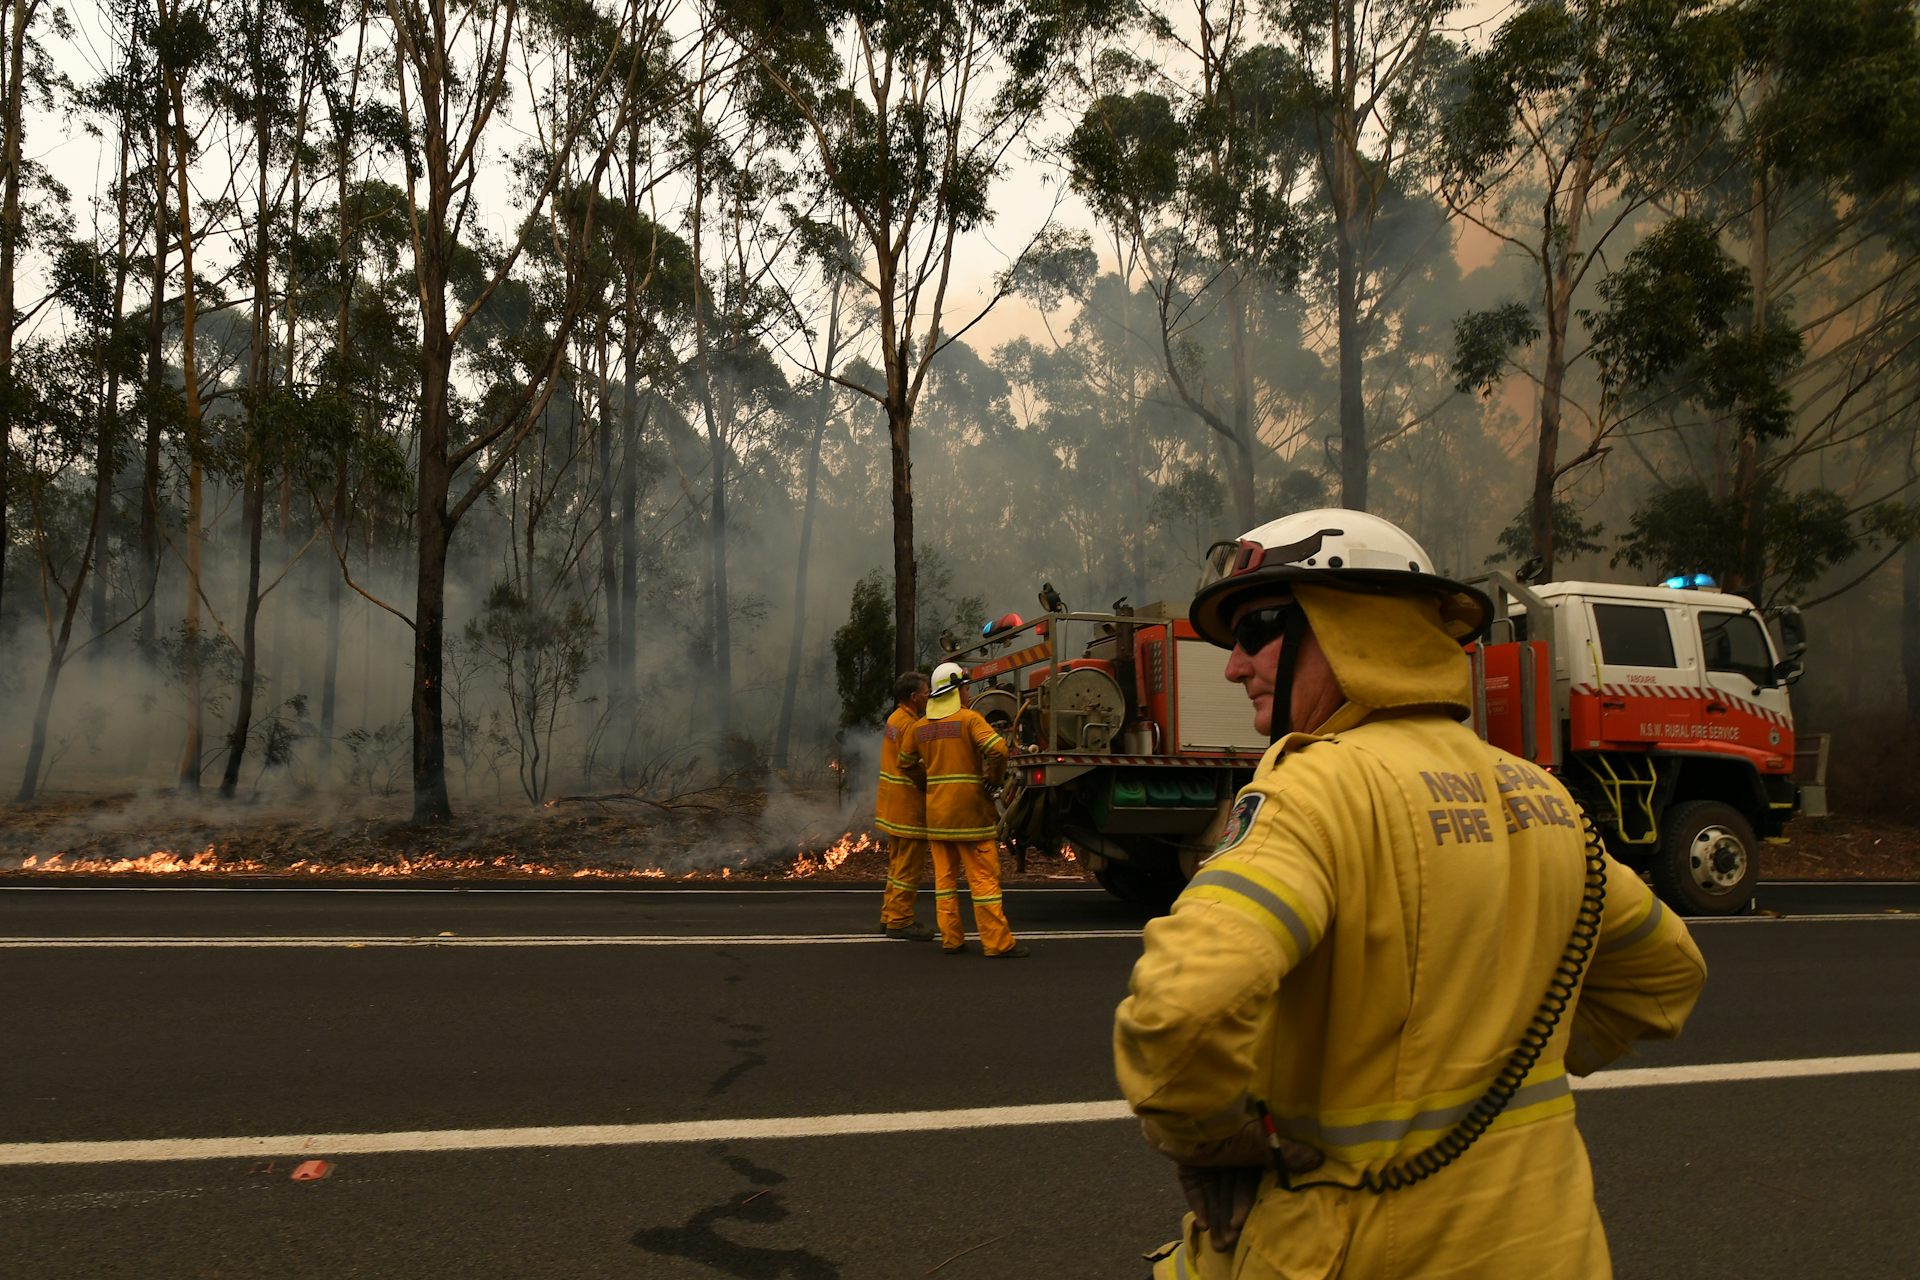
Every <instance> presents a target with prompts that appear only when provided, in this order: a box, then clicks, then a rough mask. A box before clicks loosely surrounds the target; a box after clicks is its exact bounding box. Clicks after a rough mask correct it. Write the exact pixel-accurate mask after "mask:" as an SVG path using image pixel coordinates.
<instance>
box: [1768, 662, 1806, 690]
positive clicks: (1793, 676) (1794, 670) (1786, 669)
mask: <svg viewBox="0 0 1920 1280" xmlns="http://www.w3.org/2000/svg"><path fill="white" fill-rule="evenodd" d="M1806 672H1807V668H1806V664H1805V663H1803V662H1801V661H1800V659H1798V658H1786V659H1784V660H1782V661H1780V662H1776V663H1774V664H1773V680H1774V683H1775V684H1792V683H1793V682H1794V681H1796V680H1798V679H1799V678H1800V677H1801V676H1803V675H1805V674H1806Z"/></svg>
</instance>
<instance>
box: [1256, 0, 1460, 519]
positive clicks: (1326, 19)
mask: <svg viewBox="0 0 1920 1280" xmlns="http://www.w3.org/2000/svg"><path fill="white" fill-rule="evenodd" d="M1460 7H1461V0H1384V2H1381V3H1371V2H1370V3H1362V2H1361V0H1334V3H1333V4H1331V5H1328V4H1327V3H1326V2H1325V0H1279V3H1276V4H1274V5H1273V6H1272V9H1273V21H1274V23H1275V25H1276V26H1277V27H1278V28H1279V30H1280V31H1282V32H1284V33H1285V35H1286V37H1287V39H1288V42H1289V44H1290V45H1291V47H1292V48H1293V49H1294V50H1295V52H1296V54H1297V56H1298V58H1299V60H1300V64H1301V66H1302V69H1303V70H1304V72H1305V74H1306V76H1307V78H1308V80H1309V82H1310V84H1311V86H1312V87H1311V90H1310V92H1311V97H1312V99H1313V104H1312V110H1313V114H1314V132H1315V140H1316V142H1317V143H1318V150H1319V161H1320V181H1321V188H1322V191H1323V193H1324V196H1325V199H1326V201H1327V209H1328V213H1329V215H1330V216H1329V218H1328V231H1329V232H1330V234H1331V238H1332V241H1333V258H1334V264H1333V266H1334V270H1333V281H1332V283H1333V294H1334V315H1335V340H1336V343H1337V346H1338V349H1339V361H1340V372H1339V387H1340V432H1339V440H1340V449H1339V455H1340V504H1341V505H1342V506H1345V507H1352V508H1354V509H1356V510H1362V511H1364V510H1366V509H1367V506H1368V472H1369V466H1370V461H1371V458H1372V453H1373V446H1374V444H1375V443H1376V442H1375V441H1374V440H1373V438H1372V437H1371V435H1370V431H1369V427H1368V414H1367V407H1368V406H1367V397H1368V386H1367V380H1366V375H1365V365H1366V358H1367V354H1368V352H1369V349H1370V348H1372V347H1373V346H1375V345H1376V344H1377V343H1378V342H1379V340H1380V335H1381V331H1382V330H1383V329H1385V328H1386V327H1387V324H1386V315H1385V312H1386V310H1387V308H1388V307H1389V306H1390V305H1391V304H1392V303H1393V301H1394V300H1395V295H1396V294H1397V293H1398V292H1399V291H1400V290H1401V289H1402V288H1403V287H1404V286H1406V285H1407V283H1408V281H1409V280H1410V279H1413V278H1416V273H1417V272H1418V270H1419V267H1420V264H1421V263H1422V261H1423V260H1426V259H1431V258H1433V257H1435V256H1438V255H1444V254H1447V253H1449V252H1450V251H1451V249H1452V238H1451V236H1450V235H1449V234H1448V227H1447V220H1446V219H1445V218H1443V217H1442V218H1436V217H1426V218H1422V217H1421V213H1422V205H1423V203H1424V202H1423V200H1422V196H1423V195H1424V194H1426V193H1427V192H1428V191H1429V190H1430V189H1431V188H1432V186H1433V183H1434V179H1435V178H1436V176H1437V175H1436V174H1435V172H1434V170H1435V166H1434V163H1433V160H1434V156H1435V152H1436V147H1435V145H1434V144H1435V142H1436V138H1435V132H1436V128H1437V124H1438V120H1439V114H1440V111H1439V108H1440V100H1441V94H1440V90H1441V87H1442V83H1443V79H1444V77H1445V76H1446V74H1447V73H1448V72H1449V71H1450V70H1451V68H1452V66H1453V65H1454V62H1455V60H1456V59H1457V57H1458V49H1457V47H1456V46H1454V45H1453V44H1452V43H1451V42H1450V41H1449V40H1448V39H1447V38H1446V36H1445V34H1444V32H1443V26H1444V23H1445V22H1446V20H1447V18H1449V17H1450V16H1451V15H1453V14H1454V13H1455V12H1457V11H1458V10H1459V9H1460ZM1420 222H1424V223H1425V225H1424V226H1421V227H1420V228H1419V231H1418V233H1417V234H1415V235H1413V236H1408V235H1407V231H1408V229H1409V226H1408V224H1409V223H1416V224H1417V223H1420ZM1401 429H1404V427H1403V426H1402V427H1397V428H1396V430H1401Z"/></svg>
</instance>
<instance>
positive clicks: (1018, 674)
mask: <svg viewBox="0 0 1920 1280" xmlns="http://www.w3.org/2000/svg"><path fill="white" fill-rule="evenodd" d="M1682 584H1684V585H1682ZM1474 585H1476V586H1479V587H1480V588H1481V589H1482V590H1483V591H1485V592H1486V593H1487V594H1488V595H1489V596H1490V597H1491V598H1492V599H1493V601H1494V604H1495V616H1494V620H1493V623H1492V625H1491V627H1490V629H1489V632H1488V634H1487V636H1486V637H1485V638H1484V640H1483V641H1482V642H1480V643H1478V644H1476V645H1473V646H1471V647H1470V648H1469V650H1468V656H1469V659H1470V661H1471V663H1472V670H1473V689H1474V707H1473V723H1474V727H1475V729H1476V730H1477V731H1478V732H1479V733H1480V734H1481V736H1482V737H1484V738H1486V739H1487V740H1488V741H1490V742H1493V743H1494V744H1496V745H1498V746H1500V747H1503V748H1504V749H1506V750H1508V751H1510V752H1512V753H1514V754H1515V755H1517V756H1520V757H1522V758H1524V759H1527V760H1530V761H1533V762H1535V763H1537V764H1539V765H1541V766H1542V767H1544V768H1547V769H1549V770H1551V771H1552V772H1553V773H1554V774H1555V775H1556V776H1558V777H1559V778H1560V780H1561V781H1562V782H1563V783H1565V784H1566V786H1567V787H1568V789H1569V790H1570V791H1572V792H1573V794H1574V796H1575V797H1576V798H1577V799H1578V800H1579V801H1580V802H1581V804H1582V805H1583V806H1584V807H1585V808H1586V810H1587V812H1588V813H1589V814H1591V815H1592V816H1593V817H1594V819H1595V822H1596V823H1597V824H1598V825H1599V826H1600V828H1601V831H1602V834H1603V836H1604V837H1605V839H1606V842H1607V845H1608V848H1609V849H1610V850H1611V851H1612V852H1613V853H1614V855H1615V856H1616V857H1618V858H1620V859H1621V860H1622V861H1623V862H1625V863H1626V864H1627V865H1629V866H1631V867H1634V868H1635V869H1637V870H1639V871H1641V872H1642V873H1644V874H1645V875H1646V876H1647V877H1648V878H1649V880H1650V881H1651V882H1652V883H1653V885H1654V887H1655V888H1656V890H1657V891H1658V892H1659V893H1660V895H1661V896H1662V897H1663V898H1664V899H1665V900H1666V901H1667V902H1668V903H1669V904H1670V905H1672V906H1673V907H1674V908H1676V909H1677V910H1680V911H1682V912H1685V913H1688V914H1695V915H1726V914H1732V913H1734V912H1737V911H1740V910H1742V909H1744V908H1745V907H1746V906H1748V904H1749V903H1750V902H1751V900H1752V895H1753V888H1754V884H1755V882H1756V880H1757V877H1758V870H1759V863H1758V853H1759V845H1760V843H1761V842H1762V841H1768V842H1776V843H1778V842H1782V841H1783V839H1784V837H1783V832H1784V829H1785V826H1786V823H1787V822H1788V820H1789V819H1790V818H1791V817H1792V816H1793V815H1794V814H1795V813H1796V812H1797V811H1798V804H1799V794H1798V790H1797V788H1796V786H1795V783H1794V739H1793V714H1792V710H1791V707H1790V706H1789V703H1788V697H1787V687H1788V686H1789V685H1791V684H1792V683H1793V682H1794V681H1795V680H1797V679H1798V678H1799V676H1800V673H1801V670H1802V667H1801V662H1800V658H1801V655H1802V653H1803V652H1804V651H1805V648H1806V639H1805V633H1804V630H1803V628H1802V626H1801V623H1800V618H1799V615H1798V614H1797V613H1795V612H1794V611H1792V610H1791V609H1786V610H1774V611H1769V612H1765V613H1763V612H1762V611H1761V610H1759V609H1757V608H1756V607H1755V606H1754V605H1753V604H1752V603H1751V602H1749V601H1747V600H1746V599H1744V598H1742V597H1739V596H1735V595H1729V594H1726V593H1723V592H1720V591H1717V590H1714V589H1712V588H1711V585H1710V584H1709V583H1707V582H1706V580H1705V579H1704V578H1688V579H1683V580H1678V581H1677V582H1674V583H1668V584H1663V585H1661V586H1657V587H1639V586H1623V585H1614V584H1609V583H1594V582H1554V583H1544V584H1537V585H1531V586H1529V585H1526V584H1523V583H1521V582H1519V581H1517V580H1515V579H1513V578H1510V577H1508V576H1506V575H1503V574H1493V575H1488V576H1487V577H1485V578H1482V579H1479V580H1477V581H1476V582H1475V583H1474ZM1041 600H1042V603H1043V607H1045V608H1046V612H1045V613H1044V614H1042V615H1040V616H1037V617H1034V618H1031V619H1019V618H1016V617H1013V616H1008V617H1007V618H1004V619H1003V620H1002V623H1001V624H997V625H996V624H990V625H989V629H988V634H987V635H986V637H985V638H983V639H982V640H981V641H980V642H978V643H976V644H972V645H969V646H966V647H964V648H960V647H957V646H956V647H954V648H953V649H952V651H951V652H950V654H949V660H951V661H956V662H959V663H961V664H962V665H965V666H966V667H967V668H968V672H969V676H970V680H971V682H972V683H971V688H972V689H973V691H974V694H973V706H974V708H975V709H976V710H977V711H979V712H980V713H981V714H982V715H984V716H985V717H986V718H987V719H988V721H990V722H991V723H993V724H994V725H995V727H996V728H998V729H999V730H1000V731H1001V732H1002V733H1003V734H1004V735H1005V736H1006V737H1007V739H1008V742H1009V746H1010V749H1011V759H1010V761H1009V767H1008V776H1007V781H1006V784H1005V787H1004V789H1003V791H1002V793H1001V797H1000V799H1001V802H1002V806H1003V809H1002V818H1001V824H1000V833H1001V837H1002V839H1003V840H1004V841H1006V842H1007V843H1008V845H1009V846H1010V847H1011V848H1012V849H1013V851H1014V852H1015V853H1016V854H1017V855H1019V856H1022V857H1024V853H1025V850H1026V849H1027V848H1029V847H1032V848H1047V849H1056V848H1058V847H1060V846H1061V845H1062V844H1066V845H1070V846H1071V847H1072V848H1073V850H1074V851H1075V853H1076V855H1077V856H1078V857H1080V858H1081V859H1082V860H1083V861H1084V862H1085V863H1086V864H1087V866H1088V867H1089V869H1090V870H1091V871H1092V873H1093V875H1094V877H1095V878H1096V879H1097V880H1098V881H1099V883H1100V884H1101V886H1102V887H1103V888H1105V889H1106V890H1107V891H1108V892H1109V893H1111V894H1113V895H1114V896H1115V897H1118V898H1122V899H1125V900H1128V901H1136V902H1166V901H1169V900H1171V898H1172V897H1173V896H1174V895H1175V894H1177V893H1178V892H1179V890H1180V888H1181V887H1182V886H1183V885H1184V884H1185V883H1186V882H1187V880H1188V879H1190V878H1191V877H1192V875H1193V874H1194V870H1195V868H1196V867H1197V866H1198V864H1199V861H1200V859H1202V858H1204V857H1205V856H1206V855H1207V854H1208V853H1209V852H1210V851H1211V850H1212V848H1213V845H1214V843H1215V840H1216V839H1217V837H1218V834H1219V832H1220V830H1221V829H1222V827H1223V826H1224V824H1225V822H1226V818H1227V814H1228V812H1229V810H1230V809H1231V807H1232V804H1233V798H1234V796H1235V794H1236V793H1237V792H1238V791H1239V790H1240V788H1241V787H1243V786H1245V785H1246V784H1247V782H1248V781H1250V780H1251V779H1252V777H1253V771H1254V768H1255V767H1256V766H1257V765H1258V764H1259V762H1260V758H1261V756H1262V755H1263V753H1264V752H1265V750H1266V748H1267V745H1268V744H1267V741H1266V737H1265V735H1263V734H1261V733H1258V732H1256V731H1255V729H1254V728H1253V715H1252V709H1251V707H1250V705H1249V703H1248V702H1247V699H1246V696H1245V694H1244V693H1243V692H1242V690H1241V689H1240V687H1239V686H1238V685H1234V684H1230V683H1228V682H1227V680H1226V678H1225V670H1226V661H1227V655H1226V653H1225V652H1224V651H1222V650H1220V649H1218V648H1215V647H1214V646H1213V645H1211V644H1209V643H1207V642H1206V641H1205V640H1202V639H1201V638H1200V637H1199V636H1198V635H1196V634H1195V633H1194V631H1193V628H1192V627H1191V626H1190V625H1189V624H1188V623H1187V620H1186V618H1185V616H1184V609H1183V608H1182V607H1181V606H1176V605H1169V604H1153V605H1147V606H1144V607H1140V608H1130V607H1128V605H1127V603H1126V602H1125V601H1124V600H1122V601H1119V602H1117V603H1116V604H1115V605H1114V606H1113V608H1112V609H1111V610H1110V611H1108V612H1105V613H1080V612H1073V611H1070V610H1068V609H1067V608H1066V607H1065V605H1064V603H1062V602H1061V601H1060V600H1059V597H1058V596H1057V595H1056V594H1055V593H1054V592H1053V591H1052V589H1051V587H1048V588H1045V589H1043V591H1042V593H1041ZM1769 624H1771V625H1769Z"/></svg>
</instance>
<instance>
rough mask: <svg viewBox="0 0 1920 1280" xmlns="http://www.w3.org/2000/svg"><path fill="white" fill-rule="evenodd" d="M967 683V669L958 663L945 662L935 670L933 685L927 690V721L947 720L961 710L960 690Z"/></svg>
mask: <svg viewBox="0 0 1920 1280" xmlns="http://www.w3.org/2000/svg"><path fill="white" fill-rule="evenodd" d="M966 683H967V669H966V668H965V667H963V666H961V665H960V664H959V663H957V662H943V663H941V664H940V665H939V666H937V667H935V668H934V669H933V685H932V687H930V688H929V689H928V690H927V719H929V720H945V719H946V718H947V717H948V716H950V715H952V714H953V713H954V712H956V711H958V710H959V709H960V689H961V686H963V685H965V684H966Z"/></svg>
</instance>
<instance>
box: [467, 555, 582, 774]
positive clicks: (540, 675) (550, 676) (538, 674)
mask: <svg viewBox="0 0 1920 1280" xmlns="http://www.w3.org/2000/svg"><path fill="white" fill-rule="evenodd" d="M596 631H597V628H596V626H595V624H594V620H593V615H592V614H591V613H589V612H587V609H586V607H585V606H584V605H582V604H581V603H580V602H579V601H578V600H574V599H568V600H566V601H565V602H563V603H562V602H554V601H550V600H540V599H536V598H534V597H531V596H529V595H527V594H525V593H524V592H522V591H521V589H520V588H519V587H518V586H516V585H515V584H514V583H512V582H507V581H502V582H496V583H495V584H494V585H493V587H492V588H491V589H490V590H489V591H488V592H487V598H486V602H485V603H484V604H483V605H482V606H481V610H480V615H479V616H478V617H476V618H474V619H473V620H472V621H470V622H468V623H467V626H466V630H465V635H466V641H467V643H468V644H469V645H471V646H472V648H473V651H474V652H475V653H476V654H477V655H479V656H480V658H481V659H482V660H483V661H484V662H485V663H486V664H487V665H488V666H489V667H490V668H491V669H492V671H493V673H494V676H495V677H496V679H497V680H498V681H499V686H500V690H501V692H502V693H504V694H505V695H506V699H507V706H508V710H509V713H510V719H511V721H512V726H513V737H512V739H511V740H510V741H509V742H507V743H506V744H505V745H506V746H507V749H508V750H509V751H510V752H511V753H512V754H513V755H514V756H515V757H516V759H517V760H518V761H519V766H520V787H521V789H522V790H523V791H524V792H525V793H526V796H527V799H528V800H530V801H532V802H533V803H534V804H539V803H540V801H541V800H543V799H544V798H545V797H546V792H547V781H548V778H549V776H550V774H551V771H552V767H553V739H554V735H555V734H556V733H557V732H558V731H559V730H560V729H561V728H562V727H564V722H563V720H562V716H563V715H564V714H565V713H566V711H567V710H568V708H570V707H571V706H572V705H573V703H574V702H575V701H576V700H577V699H576V695H577V694H578V693H579V691H580V683H581V681H582V680H583V679H584V678H585V677H586V673H587V669H588V667H589V666H591V664H592V662H593V659H594V656H595V648H594V638H595V633H596Z"/></svg>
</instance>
